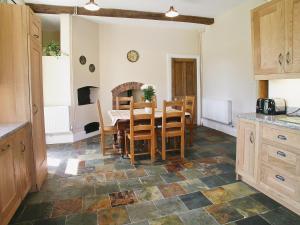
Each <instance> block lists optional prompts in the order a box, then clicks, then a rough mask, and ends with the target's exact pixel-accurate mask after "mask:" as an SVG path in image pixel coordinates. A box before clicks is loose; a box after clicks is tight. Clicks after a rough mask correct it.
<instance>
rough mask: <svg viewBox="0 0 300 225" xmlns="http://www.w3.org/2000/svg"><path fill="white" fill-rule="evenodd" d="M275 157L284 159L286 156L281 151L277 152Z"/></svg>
mask: <svg viewBox="0 0 300 225" xmlns="http://www.w3.org/2000/svg"><path fill="white" fill-rule="evenodd" d="M277 155H279V156H281V157H286V154H285V153H284V152H282V151H278V152H277Z"/></svg>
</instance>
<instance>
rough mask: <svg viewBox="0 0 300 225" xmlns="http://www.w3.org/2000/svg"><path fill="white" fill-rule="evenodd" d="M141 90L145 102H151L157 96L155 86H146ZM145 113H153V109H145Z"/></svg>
mask: <svg viewBox="0 0 300 225" xmlns="http://www.w3.org/2000/svg"><path fill="white" fill-rule="evenodd" d="M141 90H142V91H143V93H144V100H145V102H151V101H152V99H153V96H155V86H154V85H151V84H144V85H143V86H142V87H141ZM145 111H146V112H147V113H151V108H148V107H147V108H145Z"/></svg>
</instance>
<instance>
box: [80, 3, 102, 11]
mask: <svg viewBox="0 0 300 225" xmlns="http://www.w3.org/2000/svg"><path fill="white" fill-rule="evenodd" d="M83 7H84V8H85V9H86V10H89V11H97V10H99V9H100V6H99V5H98V4H97V3H95V0H90V1H89V2H88V3H86V4H85V5H84V6H83Z"/></svg>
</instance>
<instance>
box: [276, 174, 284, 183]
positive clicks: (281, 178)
mask: <svg viewBox="0 0 300 225" xmlns="http://www.w3.org/2000/svg"><path fill="white" fill-rule="evenodd" d="M275 177H276V179H277V180H280V181H282V182H284V181H285V178H284V177H283V176H280V175H276V176H275Z"/></svg>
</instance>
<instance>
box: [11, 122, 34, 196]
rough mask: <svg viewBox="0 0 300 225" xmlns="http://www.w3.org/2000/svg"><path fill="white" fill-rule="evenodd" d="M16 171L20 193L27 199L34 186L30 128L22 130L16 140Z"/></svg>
mask: <svg viewBox="0 0 300 225" xmlns="http://www.w3.org/2000/svg"><path fill="white" fill-rule="evenodd" d="M15 146H16V148H15V155H16V156H15V162H16V163H15V170H16V171H17V172H16V180H17V186H18V191H19V194H20V196H21V198H22V199H24V198H25V196H26V194H27V193H28V192H29V190H30V188H31V185H32V175H31V174H32V172H31V171H32V164H33V158H32V147H31V146H32V144H31V130H30V126H29V125H28V126H26V127H24V128H22V129H21V130H20V131H18V133H17V134H16V140H15Z"/></svg>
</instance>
